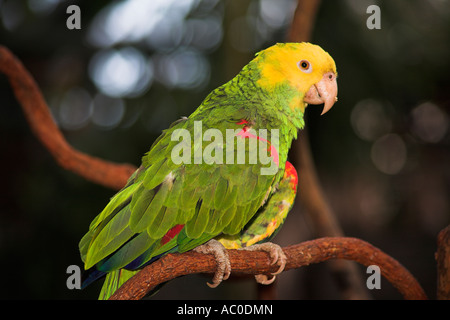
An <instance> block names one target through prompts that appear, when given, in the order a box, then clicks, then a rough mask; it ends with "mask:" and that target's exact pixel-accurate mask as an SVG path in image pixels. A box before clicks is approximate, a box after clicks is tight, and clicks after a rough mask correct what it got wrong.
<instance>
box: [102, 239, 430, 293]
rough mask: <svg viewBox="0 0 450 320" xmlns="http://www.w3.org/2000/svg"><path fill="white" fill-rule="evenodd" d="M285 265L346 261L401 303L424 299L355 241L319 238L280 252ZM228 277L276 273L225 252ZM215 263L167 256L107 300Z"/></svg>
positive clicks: (255, 258)
mask: <svg viewBox="0 0 450 320" xmlns="http://www.w3.org/2000/svg"><path fill="white" fill-rule="evenodd" d="M283 251H284V253H285V254H286V256H287V258H288V261H287V264H286V268H285V270H289V269H294V268H299V267H302V266H307V265H310V264H313V263H319V262H323V261H326V260H329V259H348V260H353V261H356V262H358V263H360V264H362V265H364V266H369V265H377V266H379V267H380V271H381V274H382V275H383V276H384V277H385V278H386V279H387V280H388V281H389V282H390V283H391V284H392V285H393V286H394V287H395V288H397V290H398V291H399V292H400V293H401V294H402V295H403V297H404V298H405V299H411V300H416V299H417V300H418V299H427V297H426V295H425V293H424V291H423V289H422V288H421V286H420V284H419V283H418V282H417V281H416V279H415V278H414V277H413V276H412V275H411V274H410V273H409V271H408V270H406V269H405V268H404V267H403V266H402V265H401V264H400V263H399V262H397V261H396V260H395V259H393V258H391V257H390V256H389V255H387V254H385V253H384V252H382V251H381V250H379V249H377V248H375V247H374V246H372V245H371V244H369V243H367V242H365V241H362V240H360V239H356V238H344V237H336V238H320V239H316V240H311V241H306V242H303V243H300V244H297V245H293V246H289V247H286V248H284V249H283ZM228 253H229V257H230V262H231V268H232V273H238V274H250V275H255V274H269V273H271V272H275V271H276V270H277V268H278V267H277V266H273V265H271V264H270V258H269V255H268V254H267V253H265V252H258V251H254V252H252V251H241V250H229V251H228ZM215 270H216V263H215V260H214V258H213V256H212V255H206V254H201V253H196V252H192V251H189V252H186V253H183V254H168V255H167V256H165V257H163V258H161V259H160V260H158V261H156V262H154V263H152V264H150V265H149V266H147V267H145V268H144V269H142V270H141V271H140V272H139V273H137V274H136V275H135V276H134V277H132V278H131V279H129V280H128V281H127V282H125V283H124V284H123V285H122V287H120V288H119V289H118V290H117V291H116V292H115V293H114V294H113V295H112V296H111V298H110V299H111V300H128V299H131V300H138V299H142V298H143V297H144V296H145V295H146V294H148V293H149V291H151V290H152V288H154V287H155V286H157V285H158V284H161V283H164V282H166V281H169V280H172V279H175V278H177V277H180V276H184V275H188V274H194V273H214V272H215Z"/></svg>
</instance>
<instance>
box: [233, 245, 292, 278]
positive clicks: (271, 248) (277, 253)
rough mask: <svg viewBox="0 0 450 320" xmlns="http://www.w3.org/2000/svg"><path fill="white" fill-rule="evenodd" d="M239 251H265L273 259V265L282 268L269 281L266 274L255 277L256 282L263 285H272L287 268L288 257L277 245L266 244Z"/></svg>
mask: <svg viewBox="0 0 450 320" xmlns="http://www.w3.org/2000/svg"><path fill="white" fill-rule="evenodd" d="M239 250H247V251H265V252H267V253H269V255H270V258H271V259H272V265H274V264H277V265H279V266H280V267H279V268H278V270H277V271H275V272H274V273H272V277H271V278H270V279H269V278H268V277H267V275H265V274H258V275H256V276H255V279H256V282H258V283H261V284H271V283H272V282H274V281H275V278H276V275H277V274H280V273H281V272H283V270H284V267H285V266H286V261H287V257H286V255H285V254H284V252H283V249H281V247H280V246H279V245H277V244H275V243H272V242H265V243H260V244H254V245H252V246H250V247H244V248H241V249H239Z"/></svg>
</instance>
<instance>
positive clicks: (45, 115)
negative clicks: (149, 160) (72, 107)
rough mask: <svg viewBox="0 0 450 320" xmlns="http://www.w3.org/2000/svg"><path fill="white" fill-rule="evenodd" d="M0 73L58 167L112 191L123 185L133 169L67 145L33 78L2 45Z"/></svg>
mask: <svg viewBox="0 0 450 320" xmlns="http://www.w3.org/2000/svg"><path fill="white" fill-rule="evenodd" d="M0 72H2V73H4V74H5V75H6V76H7V77H8V80H9V82H10V84H11V87H12V89H13V90H14V94H15V96H16V98H17V100H18V101H19V104H20V105H21V107H22V109H23V112H24V113H25V116H26V119H27V121H28V123H29V125H30V127H31V130H32V131H33V132H34V134H35V135H36V137H37V138H38V139H39V140H40V141H41V142H42V144H43V145H44V146H45V148H47V150H48V151H49V152H50V153H51V154H52V156H53V157H54V159H55V160H56V162H57V163H58V164H59V165H60V166H61V167H63V168H64V169H66V170H70V171H72V172H74V173H76V174H78V175H80V176H82V177H84V178H86V179H87V180H90V181H92V182H95V183H97V184H100V185H103V186H105V187H109V188H112V189H116V190H117V189H120V188H122V187H123V186H124V185H125V183H126V182H127V179H128V178H129V177H130V175H131V174H132V173H133V172H134V171H135V170H136V168H135V167H134V166H132V165H129V164H117V163H113V162H109V161H105V160H102V159H99V158H96V157H92V156H90V155H87V154H85V153H82V152H80V151H78V150H76V149H74V148H73V147H72V146H70V145H69V144H68V143H67V141H66V139H65V138H64V136H63V134H62V133H61V131H60V130H59V128H58V126H57V125H56V123H55V122H54V121H53V118H52V115H51V114H50V110H49V108H48V106H47V103H46V102H45V100H44V98H43V96H42V93H41V91H40V90H39V88H38V86H37V84H36V82H35V81H34V79H33V77H32V76H31V75H30V73H29V72H28V71H27V70H26V69H25V68H24V66H23V65H22V63H21V62H20V61H19V60H18V59H17V58H16V57H15V56H14V55H13V54H12V53H11V52H10V51H9V50H8V49H7V48H6V47H3V46H0Z"/></svg>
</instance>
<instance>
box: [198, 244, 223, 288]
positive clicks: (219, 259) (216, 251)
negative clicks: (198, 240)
mask: <svg viewBox="0 0 450 320" xmlns="http://www.w3.org/2000/svg"><path fill="white" fill-rule="evenodd" d="M194 251H196V252H199V253H204V254H212V255H214V258H215V259H216V263H217V270H216V273H215V274H214V277H213V280H212V283H209V282H208V283H207V285H208V286H209V287H211V288H215V287H217V286H218V285H219V284H220V283H221V282H222V280H227V279H228V277H229V276H230V273H231V264H230V258H229V257H228V252H227V250H226V249H225V247H224V246H223V245H222V244H221V243H220V242H219V241H217V240H214V239H211V240H209V241H208V242H207V243H205V244H203V245H201V246H198V247H197V248H195V249H194Z"/></svg>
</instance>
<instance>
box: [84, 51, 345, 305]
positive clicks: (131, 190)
mask: <svg viewBox="0 0 450 320" xmlns="http://www.w3.org/2000/svg"><path fill="white" fill-rule="evenodd" d="M336 78H337V72H336V65H335V62H334V60H333V59H332V58H331V56H330V55H329V54H328V53H327V52H325V51H324V50H323V49H322V48H321V47H319V46H317V45H313V44H310V43H279V44H276V45H274V46H272V47H269V48H267V49H265V50H263V51H261V52H259V53H257V54H256V56H255V58H254V59H253V60H252V61H250V62H249V63H248V64H247V65H246V66H245V67H244V68H243V69H242V70H241V71H240V73H239V74H238V75H237V76H235V77H234V78H233V79H232V80H230V81H229V82H227V83H226V84H224V85H222V86H220V87H218V88H217V89H215V90H213V91H212V92H211V93H210V94H209V95H208V96H207V97H206V99H205V100H204V101H203V102H202V103H201V105H200V106H199V107H198V108H197V110H195V111H194V112H193V113H192V114H191V115H190V116H189V117H188V118H182V119H180V120H178V121H175V122H174V123H173V124H172V125H171V126H170V127H169V128H168V129H167V130H164V131H163V132H162V134H161V135H160V136H159V138H158V139H157V140H156V141H155V142H154V143H153V145H152V146H151V148H150V151H149V152H148V153H146V154H145V155H144V156H143V158H142V164H141V166H140V167H139V168H138V169H137V170H136V171H135V172H134V173H133V174H132V175H131V177H130V178H129V180H128V182H127V184H126V185H125V186H124V187H123V189H122V190H120V191H119V192H118V193H117V194H116V195H114V196H113V197H112V198H111V200H110V202H109V203H108V204H107V205H106V207H105V208H104V210H103V211H102V212H101V213H100V214H99V215H98V216H97V217H96V218H95V219H94V220H93V221H92V223H91V224H90V227H89V231H88V232H87V233H86V235H85V236H84V237H83V238H82V239H81V241H80V244H79V248H80V253H81V259H82V261H83V262H84V266H85V269H86V272H85V279H84V281H83V287H85V286H86V285H88V284H89V283H92V282H93V281H95V280H97V279H99V278H100V277H103V276H104V275H106V279H105V282H104V284H103V288H102V290H101V293H100V297H99V298H100V299H108V298H109V297H110V296H111V295H112V294H113V293H114V292H115V291H116V290H117V289H118V288H119V287H120V286H121V285H122V284H123V283H124V282H125V281H126V280H128V279H129V278H130V277H132V276H133V275H134V274H135V273H136V272H138V271H139V270H140V269H142V268H143V267H144V266H146V265H148V264H150V263H152V262H154V261H155V260H157V259H159V258H160V257H162V256H164V255H166V254H168V253H177V252H178V253H182V252H186V251H188V250H196V251H198V252H204V253H208V254H213V255H214V256H215V258H216V261H217V271H216V274H215V275H214V278H213V281H212V284H209V285H210V286H211V287H215V286H217V285H218V284H219V283H220V282H221V281H222V280H225V279H227V278H228V276H229V275H230V272H231V268H230V263H229V260H228V256H227V253H226V249H230V248H233V249H244V250H263V251H267V252H269V254H270V256H271V258H272V259H273V263H274V264H277V265H279V270H278V271H277V272H276V273H275V274H274V275H273V277H271V278H270V279H269V278H268V277H267V276H264V275H258V276H256V280H257V281H258V282H260V283H265V284H268V283H271V282H272V281H273V280H274V278H275V275H276V274H278V273H279V272H281V271H282V270H283V269H284V265H285V263H286V257H285V255H284V254H283V251H282V250H281V248H280V247H279V246H278V245H275V244H273V243H270V242H268V241H269V240H270V239H271V238H272V237H273V236H274V235H275V234H276V232H277V231H278V230H279V229H280V227H281V226H282V224H283V222H284V220H285V218H286V216H287V214H288V212H289V210H290V209H291V207H292V204H293V202H294V198H295V195H296V191H297V173H296V171H295V169H294V167H293V166H292V165H291V164H290V163H289V162H287V156H288V151H289V148H290V146H291V143H292V140H293V139H296V138H297V131H298V130H299V129H301V128H303V126H304V119H303V114H304V112H305V107H306V106H307V105H308V104H324V108H323V112H322V114H324V113H325V112H327V111H328V110H329V109H330V108H331V107H332V106H333V104H334V103H335V101H337V82H336ZM224 137H225V138H226V139H224Z"/></svg>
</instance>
